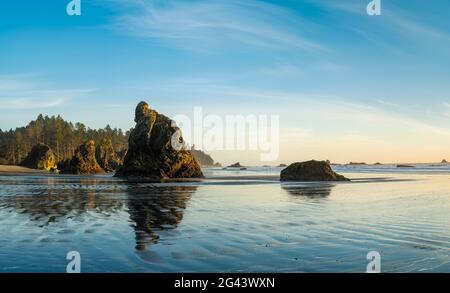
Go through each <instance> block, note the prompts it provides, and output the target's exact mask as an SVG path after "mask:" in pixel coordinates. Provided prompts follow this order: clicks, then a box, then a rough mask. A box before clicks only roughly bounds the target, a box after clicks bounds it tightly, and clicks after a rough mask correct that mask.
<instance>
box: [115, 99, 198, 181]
mask: <svg viewBox="0 0 450 293" xmlns="http://www.w3.org/2000/svg"><path fill="white" fill-rule="evenodd" d="M134 121H135V122H136V126H135V127H134V129H133V130H132V131H131V133H130V137H129V139H128V151H127V154H126V155H125V158H124V162H123V165H122V166H121V167H120V168H119V170H118V171H117V172H116V174H115V176H117V177H124V178H127V179H130V180H145V181H161V180H162V179H169V178H198V177H203V173H202V170H201V168H200V165H199V164H198V162H197V161H196V160H195V158H194V156H193V155H192V154H191V152H190V151H189V150H187V149H186V146H185V143H184V140H183V138H182V136H181V130H180V129H179V128H178V127H177V126H176V125H175V123H174V122H173V121H172V120H171V119H169V118H168V117H166V116H164V115H162V114H159V113H158V112H156V111H155V110H152V109H151V108H150V107H149V106H148V104H147V103H146V102H140V103H139V104H138V105H137V107H136V111H135V118H134Z"/></svg>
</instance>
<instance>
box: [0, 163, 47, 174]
mask: <svg viewBox="0 0 450 293" xmlns="http://www.w3.org/2000/svg"><path fill="white" fill-rule="evenodd" d="M1 173H11V174H30V173H37V174H39V173H41V174H45V173H46V172H44V171H42V170H38V169H30V168H26V167H21V166H15V165H0V174H1Z"/></svg>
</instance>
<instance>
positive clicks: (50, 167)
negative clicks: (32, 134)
mask: <svg viewBox="0 0 450 293" xmlns="http://www.w3.org/2000/svg"><path fill="white" fill-rule="evenodd" d="M56 161H57V160H56V155H55V154H54V153H53V151H52V150H51V149H50V147H49V146H48V145H46V144H43V143H38V144H37V145H34V146H33V147H32V148H31V151H30V152H29V153H28V155H27V157H26V158H25V159H24V160H23V161H22V163H21V164H20V165H22V166H24V167H28V168H32V169H41V170H47V171H56V170H57V163H56Z"/></svg>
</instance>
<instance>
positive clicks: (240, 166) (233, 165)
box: [227, 162, 244, 168]
mask: <svg viewBox="0 0 450 293" xmlns="http://www.w3.org/2000/svg"><path fill="white" fill-rule="evenodd" d="M243 167H244V166H242V165H241V163H239V162H237V163H234V164H232V165H230V166H228V167H227V168H243Z"/></svg>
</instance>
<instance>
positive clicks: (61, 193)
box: [0, 166, 450, 272]
mask: <svg viewBox="0 0 450 293" xmlns="http://www.w3.org/2000/svg"><path fill="white" fill-rule="evenodd" d="M334 168H335V169H336V171H337V172H339V173H342V174H344V175H345V176H346V177H348V178H350V179H352V181H351V182H286V183H282V182H279V181H278V179H277V176H278V174H279V171H280V170H281V169H282V168H276V167H272V168H262V167H249V168H248V169H247V170H222V169H220V168H206V169H204V173H205V179H202V180H198V181H195V182H166V183H157V184H155V183H128V182H126V181H125V180H121V179H117V178H114V177H112V176H111V175H109V174H105V175H95V176H77V175H57V174H46V175H45V176H43V175H42V174H38V173H36V174H26V173H22V174H15V175H14V174H8V176H6V175H4V174H0V227H1V229H2V231H8V233H5V234H4V235H3V236H2V238H1V239H0V263H1V264H2V266H1V270H2V272H65V267H66V265H67V261H66V259H65V256H66V254H67V252H68V251H72V250H75V251H78V252H80V255H81V259H82V271H83V272H250V271H252V272H255V271H258V272H365V270H366V265H367V262H368V261H367V259H366V256H367V254H368V252H370V251H378V252H379V253H380V255H381V269H382V271H383V272H448V271H450V253H449V252H450V215H449V214H448V210H449V208H450V196H449V194H448V192H447V191H448V190H449V188H450V180H449V179H450V170H449V169H448V167H444V166H443V167H442V168H440V167H428V166H423V167H420V166H419V167H417V168H408V169H407V170H403V169H402V170H398V169H396V168H395V167H392V166H376V167H375V166H338V167H334ZM412 169H414V170H412ZM2 170H3V169H2Z"/></svg>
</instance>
